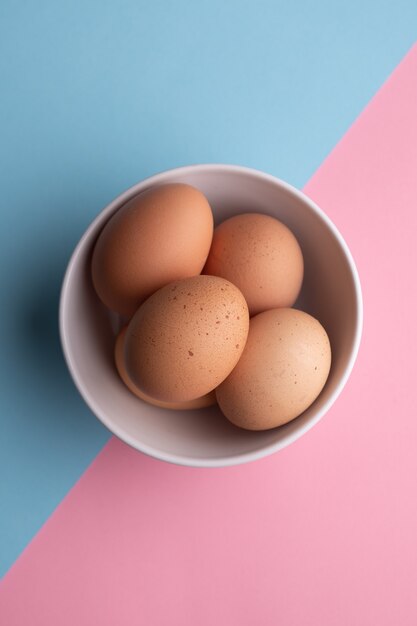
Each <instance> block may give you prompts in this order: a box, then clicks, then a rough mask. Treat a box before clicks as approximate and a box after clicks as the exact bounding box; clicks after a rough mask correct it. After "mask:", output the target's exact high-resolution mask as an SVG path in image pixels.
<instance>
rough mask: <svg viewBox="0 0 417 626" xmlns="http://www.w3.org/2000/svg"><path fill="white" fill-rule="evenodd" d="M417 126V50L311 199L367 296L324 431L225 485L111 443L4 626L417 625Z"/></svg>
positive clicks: (7, 599)
mask: <svg viewBox="0 0 417 626" xmlns="http://www.w3.org/2000/svg"><path fill="white" fill-rule="evenodd" d="M416 112H417V48H416V47H415V48H414V49H413V50H412V51H411V52H410V54H409V55H408V56H407V57H406V59H405V60H404V61H403V63H402V64H401V65H400V66H399V67H398V68H397V70H396V71H395V72H394V74H393V75H392V77H391V78H390V79H389V80H388V82H387V83H386V84H385V85H384V87H383V88H382V89H381V90H380V92H379V93H378V94H377V96H376V97H375V98H374V99H373V101H372V102H371V104H370V105H369V106H368V107H367V109H366V110H365V111H364V113H363V114H362V115H361V116H360V118H359V119H358V120H357V121H356V123H355V124H354V125H353V127H352V128H351V129H350V131H349V132H348V133H347V135H346V136H345V138H344V139H343V140H342V141H341V142H340V144H339V145H338V146H337V147H336V149H335V150H334V151H333V153H332V154H331V155H330V157H329V158H328V159H327V160H326V161H325V163H324V164H323V166H322V167H321V168H320V169H319V171H318V172H317V174H316V175H315V176H314V177H313V179H312V180H311V181H310V182H309V184H308V185H307V187H306V191H307V193H308V194H309V195H310V196H311V197H312V198H313V199H314V200H316V201H317V203H318V204H319V205H320V206H322V208H323V209H324V210H325V211H326V212H327V213H328V214H329V216H330V217H331V218H332V219H333V220H334V221H335V223H336V225H337V226H338V227H339V228H340V230H341V232H342V233H343V234H344V236H345V238H346V240H347V242H348V244H349V245H350V247H351V250H352V252H353V254H354V257H355V259H356V261H357V264H358V269H359V273H360V276H361V280H362V284H363V291H364V304H365V328H364V337H363V342H362V347H361V350H360V354H359V359H358V362H357V365H356V367H355V369H354V372H353V374H352V377H351V379H350V381H349V383H348V385H347V387H346V389H345V391H344V393H343V394H342V396H341V397H340V399H339V400H338V402H337V403H336V405H335V406H334V407H333V408H332V410H331V411H330V412H329V413H328V415H327V416H326V417H325V418H324V420H323V421H322V422H321V423H320V424H319V425H318V426H316V427H315V428H314V429H313V430H312V431H310V432H309V433H308V434H307V435H306V436H305V437H303V438H302V439H301V440H299V441H298V442H296V443H295V444H293V445H292V446H290V447H289V448H287V449H285V450H283V451H281V452H279V453H277V454H275V455H274V456H272V457H269V458H267V459H264V460H262V461H258V462H256V463H253V464H250V465H247V466H241V467H234V468H227V469H222V470H204V469H198V470H197V469H190V468H183V467H175V466H170V465H167V464H163V463H161V462H158V461H155V460H152V459H149V458H147V457H145V456H143V455H141V454H138V453H137V452H135V451H133V450H131V449H129V448H128V447H127V446H125V445H124V444H122V443H120V442H119V441H117V440H115V439H113V440H111V441H110V443H109V444H108V445H107V446H106V448H105V449H104V450H103V452H102V453H101V454H100V455H99V456H98V457H97V459H96V460H95V461H94V463H93V464H92V466H91V467H90V468H89V470H88V471H87V472H86V473H85V474H84V476H83V477H82V478H81V480H80V481H79V482H78V483H77V485H76V486H75V487H74V488H73V489H72V491H71V492H70V493H69V495H68V496H67V497H66V498H65V500H64V501H63V502H62V504H61V505H60V506H59V507H58V509H57V510H56V512H55V513H54V514H53V515H52V517H51V518H50V519H49V520H48V522H47V523H46V524H45V526H44V527H43V528H42V530H41V531H40V532H39V534H38V535H37V536H36V537H35V539H34V540H33V541H32V543H31V544H30V545H29V547H28V548H27V549H26V550H25V552H24V553H23V555H22V556H21V557H20V558H19V559H18V561H17V562H16V563H15V565H14V566H13V567H12V569H11V570H10V572H9V573H8V575H7V576H6V577H5V579H4V580H3V582H2V586H1V588H0V623H1V624H5V625H7V626H26V625H29V624H30V625H31V626H38V625H39V626H41V625H42V626H49V625H54V626H55V625H57V624H59V625H60V626H69V625H71V626H73V625H74V624H77V625H78V626H84V625H85V626H87V625H88V626H90V625H91V624H100V625H101V626H107V625H109V626H110V625H112V626H113V625H115V624H117V625H118V626H124V625H127V624H129V625H130V624H133V623H140V624H152V625H157V626H159V625H160V624H161V625H162V624H164V625H165V624H178V625H179V624H181V625H185V624H198V625H200V626H206V625H207V626H208V625H209V624H210V625H212V624H216V625H223V624H225V625H226V624H227V625H229V624H239V625H246V624H247V625H248V626H249V625H251V626H252V625H253V624H262V625H264V626H268V625H269V624H271V625H272V624H274V625H275V624H277V623H281V624H285V625H286V626H287V625H288V626H289V625H293V624H294V625H297V626H301V625H302V626H304V625H314V626H315V625H320V626H327V625H329V626H330V625H334V624H338V625H339V626H344V625H346V626H348V625H349V626H351V625H362V624H363V625H365V624H366V625H368V624H372V625H373V624H378V626H392V625H394V624H399V625H401V626H408V625H410V626H411V625H413V626H415V624H416V623H417V593H416V587H417V497H416V476H417V411H416V400H415V397H416V396H415V387H416V380H415V379H416V367H415V357H414V354H415V349H416V345H417V329H416V328H417V327H416V314H415V312H416V303H417V298H416V288H415V269H416V267H417V252H416V245H415V232H416V231H417V210H416V207H417V114H416Z"/></svg>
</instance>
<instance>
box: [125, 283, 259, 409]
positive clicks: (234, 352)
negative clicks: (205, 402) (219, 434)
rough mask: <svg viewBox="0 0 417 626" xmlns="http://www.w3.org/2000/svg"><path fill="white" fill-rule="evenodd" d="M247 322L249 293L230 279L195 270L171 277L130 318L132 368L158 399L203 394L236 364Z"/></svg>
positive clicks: (136, 380) (144, 387) (128, 340)
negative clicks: (180, 277) (178, 278)
mask: <svg viewBox="0 0 417 626" xmlns="http://www.w3.org/2000/svg"><path fill="white" fill-rule="evenodd" d="M248 328H249V312H248V308H247V305H246V302H245V299H244V297H243V295H242V294H241V292H240V291H239V289H237V287H235V286H234V285H232V284H231V283H230V282H229V281H227V280H224V279H223V278H219V277H217V276H195V277H193V278H189V279H185V280H182V281H177V282H174V283H171V284H170V285H167V286H165V287H163V288H162V289H160V290H159V291H157V292H156V293H154V294H153V295H152V296H150V298H148V300H146V302H144V304H143V305H142V306H141V307H140V308H139V309H138V311H137V312H136V313H135V315H134V316H133V318H132V320H131V321H130V323H129V326H128V329H127V333H126V342H125V364H126V370H127V373H128V375H129V378H130V379H131V380H132V381H133V383H134V384H135V385H136V386H137V387H139V388H140V389H142V390H143V391H144V392H145V393H147V394H149V395H150V396H152V397H153V398H156V399H158V400H163V401H165V402H184V401H188V400H193V399H195V398H199V397H201V396H204V395H205V394H207V393H209V392H210V391H212V390H213V389H214V388H215V387H217V385H218V384H220V383H221V382H222V381H223V380H224V379H225V378H226V376H228V374H230V372H231V371H232V369H233V368H234V367H235V365H236V363H237V362H238V360H239V357H240V355H241V354H242V351H243V348H244V346H245V343H246V338H247V335H248Z"/></svg>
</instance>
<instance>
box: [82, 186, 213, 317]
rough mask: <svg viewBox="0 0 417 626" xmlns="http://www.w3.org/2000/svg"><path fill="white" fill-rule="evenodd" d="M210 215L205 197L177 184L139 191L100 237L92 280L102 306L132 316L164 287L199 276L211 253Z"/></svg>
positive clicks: (93, 264) (211, 231)
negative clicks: (148, 298) (183, 279)
mask: <svg viewBox="0 0 417 626" xmlns="http://www.w3.org/2000/svg"><path fill="white" fill-rule="evenodd" d="M212 236H213V214H212V212H211V208H210V205H209V203H208V201H207V199H206V198H205V196H204V195H203V194H202V193H201V192H200V191H199V190H198V189H195V187H191V186H190V185H185V184H182V183H173V184H167V185H161V186H159V187H154V188H150V189H147V190H146V191H143V192H142V193H140V194H139V195H137V196H135V197H134V198H132V199H131V200H129V201H128V202H127V203H126V204H125V205H124V206H122V207H121V208H120V209H119V210H118V211H117V212H116V213H115V214H114V215H113V217H111V218H110V220H109V221H108V222H107V224H106V225H105V227H104V228H103V230H102V232H101V233H100V235H99V237H98V239H97V243H96V245H95V248H94V252H93V258H92V279H93V284H94V287H95V290H96V292H97V294H98V296H99V297H100V299H101V300H102V302H103V303H104V304H105V305H106V306H107V307H108V308H109V309H111V310H113V311H116V312H117V313H120V314H121V315H124V316H127V317H131V316H132V315H133V314H134V312H135V311H136V309H137V308H138V306H139V305H140V304H141V302H143V301H144V300H145V299H146V298H147V297H148V296H149V295H150V294H152V293H154V292H155V291H157V290H158V289H160V288H161V287H163V286H164V285H166V284H168V283H170V282H172V281H173V280H178V279H182V278H187V277H190V276H194V275H196V274H199V273H200V272H201V270H202V269H203V266H204V263H205V261H206V259H207V255H208V252H209V249H210V244H211V241H212Z"/></svg>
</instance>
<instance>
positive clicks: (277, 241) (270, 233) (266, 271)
mask: <svg viewBox="0 0 417 626" xmlns="http://www.w3.org/2000/svg"><path fill="white" fill-rule="evenodd" d="M203 272H204V274H210V275H213V276H221V277H222V278H226V279H227V280H230V281H231V282H232V283H233V284H234V285H236V286H237V287H239V289H240V290H241V292H242V293H243V295H244V296H245V298H246V301H247V303H248V307H249V313H250V315H251V316H252V315H256V314H257V313H260V312H262V311H266V310H268V309H274V308H278V307H289V306H292V305H293V304H294V302H295V301H296V299H297V297H298V294H299V293H300V289H301V284H302V282H303V272H304V263H303V255H302V252H301V248H300V246H299V245H298V242H297V240H296V238H295V237H294V235H293V234H292V232H291V231H290V230H289V228H287V227H286V226H285V225H284V224H282V222H279V221H278V220H277V219H275V218H273V217H270V216H269V215H263V214H261V213H245V214H242V215H235V216H234V217H231V218H229V219H227V220H226V221H225V222H222V223H221V224H219V226H217V227H216V228H215V230H214V235H213V242H212V245H211V249H210V254H209V256H208V259H207V262H206V265H205V267H204V270H203Z"/></svg>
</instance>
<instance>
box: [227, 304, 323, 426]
mask: <svg viewBox="0 0 417 626" xmlns="http://www.w3.org/2000/svg"><path fill="white" fill-rule="evenodd" d="M330 364H331V350H330V342H329V338H328V336H327V333H326V331H325V330H324V328H323V326H322V325H321V324H320V322H318V321H317V320H316V319H315V318H314V317H312V316H311V315H309V314H308V313H304V312H303V311H298V310H296V309H291V308H283V309H275V310H272V311H265V312H263V313H260V314H259V315H256V316H255V317H253V318H252V319H251V321H250V328H249V335H248V340H247V343H246V347H245V350H244V351H243V354H242V356H241V358H240V360H239V363H238V364H237V366H236V367H235V369H234V370H233V371H232V373H231V374H230V375H229V376H228V377H227V378H226V380H225V381H224V382H223V383H222V384H221V385H220V386H219V387H218V388H217V390H216V396H217V402H218V404H219V406H220V409H221V410H222V412H223V413H224V415H225V416H226V417H227V418H228V419H229V420H230V421H231V422H232V423H233V424H235V425H236V426H240V427H241V428H246V429H248V430H268V429H270V428H275V427H277V426H281V425H282V424H285V423H287V422H289V421H290V420H292V419H294V418H295V417H297V416H298V415H300V414H301V413H302V412H303V411H305V410H306V409H307V408H308V407H309V406H310V405H311V404H312V403H313V402H314V400H315V399H316V398H317V396H318V395H319V394H320V392H321V390H322V389H323V387H324V385H325V383H326V380H327V377H328V375H329V371H330Z"/></svg>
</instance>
